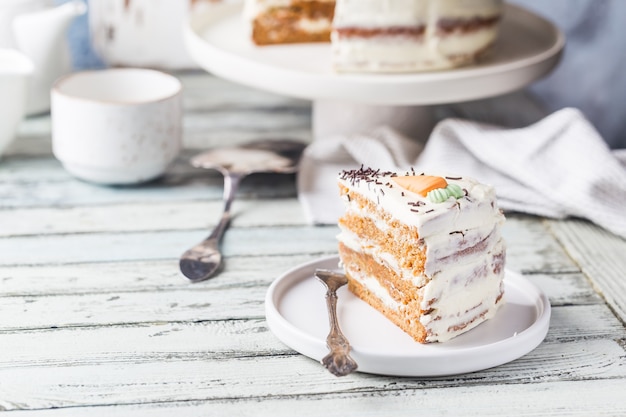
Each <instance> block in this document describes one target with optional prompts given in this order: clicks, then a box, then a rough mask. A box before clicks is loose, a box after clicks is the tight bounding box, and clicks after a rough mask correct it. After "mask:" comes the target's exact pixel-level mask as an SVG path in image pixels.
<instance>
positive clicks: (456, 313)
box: [339, 244, 504, 343]
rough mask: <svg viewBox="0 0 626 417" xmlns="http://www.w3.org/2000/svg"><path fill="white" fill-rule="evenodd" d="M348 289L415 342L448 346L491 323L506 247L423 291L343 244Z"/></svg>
mask: <svg viewBox="0 0 626 417" xmlns="http://www.w3.org/2000/svg"><path fill="white" fill-rule="evenodd" d="M339 253H340V256H341V259H342V262H343V264H344V267H345V271H346V275H347V277H348V285H349V288H350V289H351V290H352V291H353V292H354V293H355V294H356V295H357V296H358V297H360V298H361V299H363V300H364V301H366V302H367V303H368V304H370V305H371V306H372V307H374V308H376V309H378V310H379V311H381V312H382V313H383V314H384V315H385V316H386V317H387V318H389V319H390V320H391V321H393V322H394V323H395V324H396V325H398V326H399V327H401V328H402V329H403V330H404V331H406V332H407V333H409V334H410V335H411V336H412V337H413V338H414V339H415V340H417V341H419V342H421V343H426V342H444V341H447V340H449V339H451V338H453V337H455V336H457V335H459V334H461V333H464V332H465V331H468V330H470V329H472V328H474V327H476V326H478V325H479V324H480V323H482V322H484V321H485V320H488V319H490V318H492V317H493V316H494V315H495V313H496V311H497V309H498V308H499V307H500V304H501V299H502V295H503V287H502V266H503V262H502V260H503V254H504V246H503V244H499V245H497V246H496V248H494V251H493V252H491V253H489V254H488V256H487V257H486V258H485V259H481V260H480V261H478V262H476V263H475V264H474V265H469V266H466V267H461V268H456V269H455V270H454V271H446V272H445V273H442V274H441V276H437V277H436V279H433V280H431V281H430V282H429V283H427V284H426V285H425V286H424V287H422V288H419V289H418V288H415V287H412V286H411V285H408V284H407V283H406V282H405V281H403V280H402V279H400V278H399V277H398V275H397V273H396V272H395V271H393V270H392V269H390V268H388V267H385V266H383V265H381V264H380V263H379V262H378V261H377V260H376V259H375V258H374V257H373V256H371V255H370V254H367V253H364V252H357V251H354V250H353V249H351V248H349V247H347V246H345V245H342V244H340V245H339Z"/></svg>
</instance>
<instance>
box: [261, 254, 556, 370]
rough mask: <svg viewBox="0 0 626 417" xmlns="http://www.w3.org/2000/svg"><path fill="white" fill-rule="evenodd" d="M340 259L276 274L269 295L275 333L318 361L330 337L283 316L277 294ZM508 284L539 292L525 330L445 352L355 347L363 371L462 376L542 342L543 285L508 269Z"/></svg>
mask: <svg viewBox="0 0 626 417" xmlns="http://www.w3.org/2000/svg"><path fill="white" fill-rule="evenodd" d="M338 261H339V258H338V256H337V255H331V256H327V257H322V258H318V259H315V260H312V261H309V262H305V263H302V264H300V265H297V266H295V267H293V268H291V269H289V270H287V271H286V272H284V273H283V274H282V275H280V276H279V277H277V278H276V279H275V280H274V281H273V282H272V283H271V284H270V286H269V288H268V290H267V292H266V296H265V315H266V321H267V324H268V327H269V328H270V330H271V331H272V333H274V335H275V336H276V337H278V339H279V340H281V341H282V342H283V343H285V344H286V345H287V346H289V347H291V348H292V349H294V350H296V351H297V352H299V353H301V354H303V355H305V356H308V357H310V358H312V359H314V360H317V361H319V360H320V359H321V358H322V357H323V356H324V355H325V354H326V346H325V341H324V340H319V339H317V338H316V337H314V336H311V335H310V334H308V333H306V332H305V331H303V330H302V329H299V328H297V327H296V326H294V325H293V324H292V323H290V322H289V321H288V320H287V319H286V318H285V317H283V315H282V314H281V313H280V311H278V307H277V305H276V299H275V298H276V297H277V296H278V291H279V290H282V289H283V288H281V286H282V287H289V286H292V285H294V284H295V283H298V282H300V281H302V280H304V279H307V278H308V277H311V276H312V275H313V271H314V270H315V269H316V268H327V267H328V265H332V264H335V265H337V262H338ZM307 271H310V272H307ZM505 284H506V285H518V286H519V285H522V286H524V287H525V289H526V291H530V292H531V293H534V294H533V295H534V297H533V301H534V302H535V304H536V308H537V309H538V312H537V317H536V319H535V321H534V323H533V324H531V325H530V326H529V327H528V328H526V329H524V330H523V331H522V332H520V333H517V334H516V335H514V336H511V337H508V338H504V339H502V340H499V341H497V342H493V343H489V344H487V345H483V346H475V347H468V348H463V349H456V350H447V349H445V344H441V346H442V347H443V348H442V351H441V352H440V353H435V354H427V355H423V354H422V355H417V354H415V355H408V354H407V355H393V356H392V357H390V356H387V355H385V354H380V353H376V352H373V351H368V350H367V349H358V348H355V349H353V351H352V356H353V357H354V358H355V359H357V358H358V359H359V360H357V362H359V369H358V371H359V372H364V373H372V374H380V375H390V376H412V377H426V376H430V377H434V376H445V375H457V374H463V373H468V372H475V371H480V370H484V369H488V368H492V367H495V366H499V365H503V364H505V363H508V362H511V361H513V360H515V359H518V358H520V357H522V356H524V355H526V354H527V353H529V352H531V351H532V350H534V349H535V348H536V347H537V346H539V344H541V342H542V341H543V340H544V339H545V337H546V335H547V333H548V330H549V325H550V317H551V306H550V302H549V300H548V297H547V296H546V295H545V294H544V293H543V291H541V289H540V288H539V287H537V286H536V285H535V284H533V283H532V282H530V281H529V280H528V279H527V278H525V277H523V276H522V275H520V274H518V273H516V272H513V271H510V270H506V271H505ZM287 289H288V288H287ZM416 343H417V342H416ZM429 346H432V345H429ZM364 359H365V360H364ZM458 359H466V360H465V362H464V363H462V364H460V365H459V364H456V365H454V366H449V364H448V362H449V361H454V360H458ZM425 363H426V364H428V366H427V367H423V365H424V364H425ZM435 368H436V369H435Z"/></svg>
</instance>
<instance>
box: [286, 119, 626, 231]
mask: <svg viewBox="0 0 626 417" xmlns="http://www.w3.org/2000/svg"><path fill="white" fill-rule="evenodd" d="M361 165H365V166H371V167H375V168H381V169H407V168H409V167H411V166H412V167H414V168H415V169H416V170H419V171H428V172H443V173H448V174H450V175H463V176H469V177H474V178H476V179H478V180H479V181H481V182H484V183H488V184H492V185H493V186H495V187H496V193H497V195H498V203H499V205H500V207H501V208H502V209H504V210H505V211H519V212H524V213H530V214H536V215H541V216H546V217H552V218H564V217H568V216H575V217H582V218H586V219H588V220H590V221H592V222H593V223H596V224H597V225H600V226H602V227H604V228H605V229H607V230H609V231H611V232H613V233H615V234H617V235H619V236H622V237H625V238H626V150H616V151H611V150H610V149H609V148H608V146H607V145H606V143H605V142H604V140H603V139H602V137H601V136H600V135H599V134H598V132H597V131H596V129H595V128H594V127H593V126H592V125H591V123H589V121H587V119H586V118H585V117H584V115H583V114H582V113H581V112H580V111H578V110H576V109H572V108H566V109H562V110H559V111H557V112H555V113H553V114H551V115H549V116H547V117H545V118H544V119H542V120H540V121H539V122H537V123H535V124H532V125H530V126H528V127H524V128H519V129H506V128H501V127H497V126H494V125H488V124H483V123H477V122H471V121H467V120H462V119H446V120H444V121H442V122H440V123H439V124H438V125H437V126H436V127H435V129H434V130H433V132H432V134H431V136H430V138H429V140H428V141H427V143H426V146H425V147H424V149H423V150H422V145H420V144H419V143H417V142H415V141H412V140H410V139H409V138H406V137H403V136H402V135H400V134H399V133H397V132H395V131H393V130H392V129H389V128H384V127H383V128H379V129H377V130H375V131H373V132H372V133H371V134H370V135H367V136H366V135H350V136H338V137H329V138H325V139H318V140H316V141H315V142H313V143H312V144H311V145H309V147H307V149H306V150H305V153H304V155H303V158H302V161H301V166H300V174H299V176H298V195H299V198H300V201H301V203H302V205H303V209H304V212H305V214H306V216H307V218H308V220H309V221H310V222H311V223H313V224H334V223H336V222H337V219H338V217H339V216H340V215H341V213H342V211H343V206H342V202H341V201H340V198H339V196H338V189H337V184H336V179H337V175H338V173H339V172H340V171H341V170H343V169H351V168H358V167H359V166H361Z"/></svg>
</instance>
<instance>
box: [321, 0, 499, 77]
mask: <svg viewBox="0 0 626 417" xmlns="http://www.w3.org/2000/svg"><path fill="white" fill-rule="evenodd" d="M501 14H502V1H501V0H337V6H336V9H335V16H334V22H333V31H332V35H331V36H332V54H333V58H332V60H333V65H334V68H335V69H336V70H337V71H358V72H414V71H428V70H441V69H447V68H453V67H458V66H461V65H465V64H468V63H471V62H474V61H476V60H477V59H478V58H479V57H480V56H481V55H483V54H485V53H486V52H487V51H488V50H489V49H490V48H491V46H492V45H493V43H494V42H495V40H496V37H497V33H498V22H499V20H500V16H501Z"/></svg>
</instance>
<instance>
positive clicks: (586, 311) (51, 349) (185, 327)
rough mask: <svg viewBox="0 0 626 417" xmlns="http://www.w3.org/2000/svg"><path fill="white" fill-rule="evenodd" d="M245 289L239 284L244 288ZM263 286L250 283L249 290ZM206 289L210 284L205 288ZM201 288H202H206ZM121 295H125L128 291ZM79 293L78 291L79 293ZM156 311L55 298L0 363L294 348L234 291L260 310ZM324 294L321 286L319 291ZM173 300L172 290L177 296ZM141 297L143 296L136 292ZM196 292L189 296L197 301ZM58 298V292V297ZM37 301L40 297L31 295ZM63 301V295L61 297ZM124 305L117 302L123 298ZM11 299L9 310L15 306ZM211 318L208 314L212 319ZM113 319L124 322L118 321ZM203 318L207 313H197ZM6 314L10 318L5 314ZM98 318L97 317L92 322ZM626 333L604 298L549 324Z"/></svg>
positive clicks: (601, 333) (558, 335)
mask: <svg viewBox="0 0 626 417" xmlns="http://www.w3.org/2000/svg"><path fill="white" fill-rule="evenodd" d="M239 292H241V291H239ZM216 293H217V295H218V296H230V295H231V293H232V292H230V291H229V292H224V291H221V292H216ZM257 293H258V291H249V292H248V294H249V295H250V296H255V295H257ZM204 294H206V292H205V293H204ZM204 294H202V295H204ZM123 296H124V295H121V296H120V297H123ZM76 298H77V297H76ZM155 298H156V300H155V303H154V304H155V305H154V309H153V310H154V311H156V312H157V313H156V314H153V315H152V316H149V315H144V316H143V317H139V316H138V314H133V311H132V310H131V309H130V308H129V309H128V310H127V311H126V313H125V315H123V314H122V312H121V311H120V310H119V309H118V308H117V307H115V308H114V309H113V310H114V311H113V312H112V314H111V315H109V316H107V315H106V313H105V312H103V309H102V308H100V307H99V306H97V305H96V306H94V308H91V307H84V306H83V307H82V309H81V310H80V311H75V309H77V306H76V305H75V303H74V302H73V300H71V299H70V298H66V299H68V300H69V302H68V303H67V312H66V311H62V310H60V309H59V307H60V305H51V309H50V311H49V313H48V316H49V317H47V318H45V317H41V318H38V319H36V320H38V322H37V323H33V324H35V326H34V327H39V328H38V329H31V330H28V329H15V330H13V329H10V328H2V329H1V330H0V346H2V353H3V354H2V356H0V369H1V368H14V367H31V366H52V365H54V366H75V365H91V364H103V363H131V364H134V363H140V362H158V361H160V360H163V359H176V360H193V359H197V358H200V357H202V356H203V355H204V352H211V353H210V354H211V359H212V360H223V359H227V358H233V357H252V356H259V357H260V356H270V355H272V356H278V355H284V354H293V353H294V352H293V351H292V350H291V349H289V348H288V347H286V346H284V345H283V344H282V343H281V342H279V341H278V339H277V338H276V337H275V336H274V335H273V334H272V333H271V332H270V331H269V330H268V328H267V324H266V323H265V320H264V319H263V318H259V317H258V315H259V309H258V304H259V303H258V302H257V300H254V299H251V300H248V303H249V304H250V305H248V306H246V305H245V302H244V301H243V300H242V299H241V298H239V297H237V296H235V297H234V299H233V301H232V303H233V304H235V303H239V304H241V305H237V306H233V308H232V311H233V312H234V313H235V315H242V316H246V315H248V316H250V317H254V316H255V315H256V316H257V318H250V319H247V318H237V319H235V320H230V319H223V317H224V315H225V314H224V312H220V311H212V312H209V311H207V312H206V314H205V313H200V314H196V312H195V311H193V309H191V308H190V309H189V310H190V311H189V314H188V318H187V320H186V321H174V320H175V319H176V318H181V316H182V314H181V312H180V311H179V309H178V306H175V307H172V308H171V310H172V315H171V316H168V315H164V314H162V313H161V312H160V310H168V307H169V306H167V305H166V306H162V305H159V304H158V303H159V301H160V299H159V297H155ZM320 298H321V294H320ZM172 299H173V302H176V301H177V300H174V297H172ZM137 300H139V297H138V298H137ZM197 300H198V299H197V298H192V299H191V300H190V302H197ZM59 301H60V300H59ZM206 301H207V302H210V303H213V305H212V306H211V307H209V308H207V310H208V309H216V308H218V307H222V306H221V305H217V306H215V305H214V297H212V296H208V297H206ZM33 302H37V301H33ZM58 304H61V303H58ZM118 307H119V305H118ZM12 312H13V311H12V310H11V308H10V306H9V308H8V309H7V314H8V313H12ZM87 313H89V314H92V318H91V322H92V323H91V325H90V326H88V327H78V326H79V325H80V323H76V321H78V320H80V317H81V316H84V315H85V314H87ZM70 314H75V315H76V316H77V317H75V318H72V319H71V320H74V321H75V322H74V323H72V322H71V321H67V320H65V321H64V322H63V323H65V324H64V325H60V326H57V327H54V328H52V327H51V326H52V325H53V324H54V323H55V320H54V318H55V317H57V318H63V319H66V317H65V316H69V315H70ZM25 316H26V317H25V320H24V323H23V325H24V326H26V325H28V324H31V322H29V321H28V320H29V318H30V317H31V316H32V315H31V313H30V312H29V311H26V312H25ZM137 318H144V319H145V318H147V319H150V320H152V322H143V323H135V324H133V323H132V320H135V319H137ZM207 319H211V320H207ZM320 319H321V320H325V317H321V318H320ZM116 320H117V321H119V323H120V324H116ZM199 320H202V321H199ZM5 321H6V320H5ZM95 321H99V322H100V324H99V325H96V324H94V322H95ZM624 336H626V332H625V331H624V329H623V327H622V326H621V323H620V322H619V321H618V320H616V318H615V317H614V316H613V315H612V314H611V312H610V311H609V310H608V309H607V308H606V307H605V306H603V305H602V306H600V305H596V306H579V307H558V308H555V309H554V315H553V318H552V322H551V327H550V332H549V334H548V337H547V338H546V341H545V343H548V344H559V343H564V342H570V341H573V342H582V341H585V340H600V339H603V340H613V339H618V338H623V337H624Z"/></svg>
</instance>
